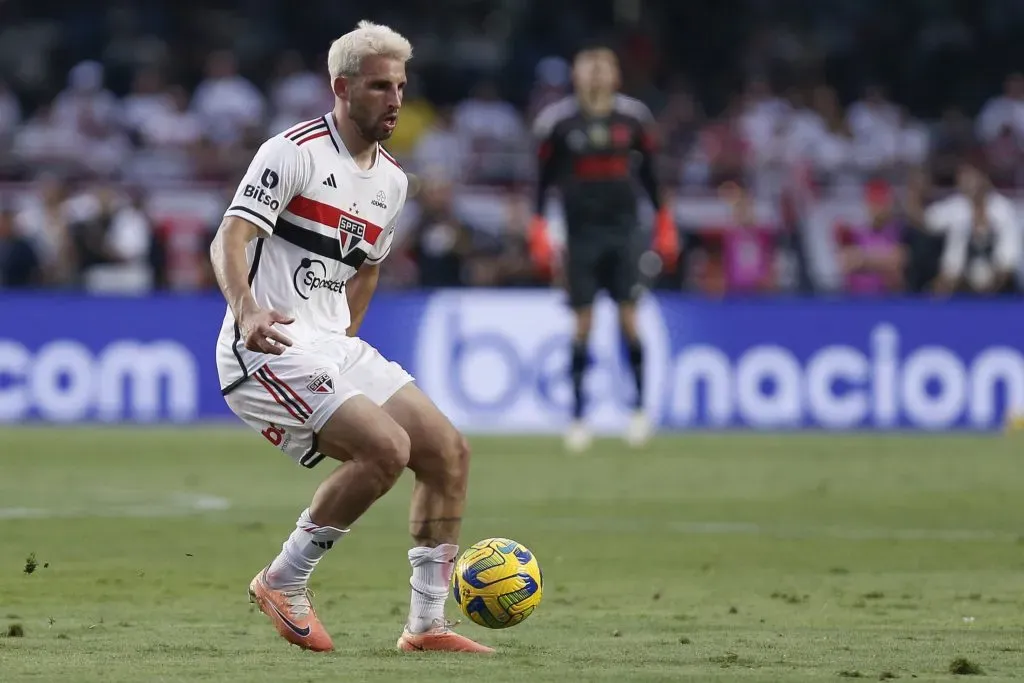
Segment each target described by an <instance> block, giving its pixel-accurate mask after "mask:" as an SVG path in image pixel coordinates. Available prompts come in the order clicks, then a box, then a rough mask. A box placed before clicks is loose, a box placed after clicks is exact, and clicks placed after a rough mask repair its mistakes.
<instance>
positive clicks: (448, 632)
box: [398, 619, 494, 655]
mask: <svg viewBox="0 0 1024 683" xmlns="http://www.w3.org/2000/svg"><path fill="white" fill-rule="evenodd" d="M458 623H459V622H455V623H454V624H453V623H451V622H449V621H448V620H447V619H445V620H444V621H441V620H435V621H434V627H433V628H432V629H430V630H429V631H424V632H423V633H410V632H409V629H408V628H407V629H405V630H404V631H402V636H401V637H400V638H399V639H398V649H399V650H401V651H402V652H472V653H476V654H482V655H489V654H494V649H493V648H490V647H487V646H486V645H481V644H480V643H478V642H476V641H474V640H470V639H469V638H467V637H466V636H461V635H459V634H458V633H456V632H455V631H453V630H452V626H455V625H456V624H458Z"/></svg>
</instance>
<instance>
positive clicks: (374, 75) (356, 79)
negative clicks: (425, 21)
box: [334, 55, 406, 142]
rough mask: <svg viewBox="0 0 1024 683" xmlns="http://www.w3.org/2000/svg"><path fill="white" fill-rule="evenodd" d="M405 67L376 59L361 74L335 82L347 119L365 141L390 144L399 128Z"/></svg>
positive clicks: (389, 59)
mask: <svg viewBox="0 0 1024 683" xmlns="http://www.w3.org/2000/svg"><path fill="white" fill-rule="evenodd" d="M405 83H406V77H405V63H404V62H403V61H401V60H400V59H394V58H393V57H381V56H378V55H374V56H371V57H367V58H366V59H364V60H363V63H362V67H361V68H360V71H359V74H358V75H356V76H353V77H351V78H346V77H344V76H341V77H339V78H337V79H335V85H334V92H335V94H336V95H337V96H338V97H340V98H341V99H343V100H345V102H346V103H347V104H348V117H349V119H351V120H352V122H353V123H354V124H355V126H356V129H357V130H358V131H359V134H360V135H362V137H363V138H364V139H366V140H373V141H376V142H380V141H383V140H387V139H388V138H390V137H391V134H392V133H394V132H395V127H396V126H397V125H398V111H399V110H400V109H401V108H402V95H403V93H404V92H405Z"/></svg>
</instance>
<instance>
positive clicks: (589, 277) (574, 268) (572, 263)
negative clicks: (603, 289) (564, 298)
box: [565, 245, 600, 310]
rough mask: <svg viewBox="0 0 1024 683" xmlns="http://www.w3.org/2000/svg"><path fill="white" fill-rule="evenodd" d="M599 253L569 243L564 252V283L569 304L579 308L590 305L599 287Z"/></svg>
mask: <svg viewBox="0 0 1024 683" xmlns="http://www.w3.org/2000/svg"><path fill="white" fill-rule="evenodd" d="M599 258H600V255H598V254H593V253H591V251H590V250H589V249H588V248H586V247H585V246H582V245H578V246H573V245H570V246H569V249H568V253H567V254H566V269H565V271H566V272H565V275H566V277H565V285H566V289H567V293H568V295H569V306H570V307H572V308H573V309H576V310H578V309H581V308H586V307H588V306H591V305H592V304H593V303H594V298H595V297H596V296H597V292H598V290H599V289H600V282H599V273H598V268H599V265H600V261H599Z"/></svg>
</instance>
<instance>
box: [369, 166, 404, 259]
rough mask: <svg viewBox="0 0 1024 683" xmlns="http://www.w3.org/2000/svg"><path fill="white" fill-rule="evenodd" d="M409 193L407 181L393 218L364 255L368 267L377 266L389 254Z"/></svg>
mask: <svg viewBox="0 0 1024 683" xmlns="http://www.w3.org/2000/svg"><path fill="white" fill-rule="evenodd" d="M408 193H409V184H408V180H406V182H405V186H404V187H403V188H402V189H401V193H400V194H399V197H398V210H397V211H396V212H395V215H394V217H393V218H392V219H391V221H390V222H389V223H388V224H387V225H386V226H385V227H384V233H383V234H382V235H381V236H380V239H378V240H377V243H376V244H374V245H373V247H372V248H371V249H370V251H369V253H368V254H367V255H366V262H367V263H369V264H370V265H374V266H375V265H377V264H379V263H381V262H383V261H384V259H386V258H387V257H388V254H390V253H391V245H392V244H394V241H395V228H396V227H398V221H399V220H400V219H401V218H402V211H403V210H404V209H405V199H406V196H407V195H408Z"/></svg>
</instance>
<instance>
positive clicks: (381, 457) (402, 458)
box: [314, 380, 409, 476]
mask: <svg viewBox="0 0 1024 683" xmlns="http://www.w3.org/2000/svg"><path fill="white" fill-rule="evenodd" d="M342 384H344V380H342ZM314 440H315V443H316V448H317V451H318V452H319V453H321V454H322V455H325V456H327V457H330V458H333V459H335V460H341V461H346V460H360V461H376V462H379V463H380V464H381V465H382V466H386V468H387V469H388V470H391V471H392V472H393V473H394V475H395V476H397V475H398V474H399V473H400V472H401V471H402V470H403V469H404V468H405V467H406V466H407V465H408V463H409V436H408V434H406V432H405V430H404V429H402V427H401V426H400V425H399V424H398V423H397V422H395V420H394V419H393V418H392V417H391V416H390V415H388V414H387V412H386V411H384V410H383V409H382V408H381V407H380V406H379V405H377V404H376V403H374V402H373V401H371V400H370V399H369V398H368V397H367V396H365V395H364V394H362V393H356V394H354V395H353V396H351V397H350V398H349V399H348V400H346V401H345V402H344V403H342V404H341V405H339V406H338V407H337V408H336V409H335V410H334V412H333V413H331V415H330V417H328V418H327V422H326V423H324V425H323V427H322V428H321V429H320V430H319V431H318V432H317V433H316V435H315V436H314Z"/></svg>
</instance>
